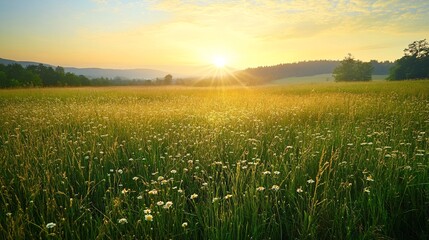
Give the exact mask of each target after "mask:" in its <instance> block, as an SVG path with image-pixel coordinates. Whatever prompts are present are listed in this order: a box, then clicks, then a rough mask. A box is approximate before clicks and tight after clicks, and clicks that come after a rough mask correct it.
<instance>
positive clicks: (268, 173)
mask: <svg viewBox="0 0 429 240" xmlns="http://www.w3.org/2000/svg"><path fill="white" fill-rule="evenodd" d="M262 174H264V175H271V172H270V171H263V172H262Z"/></svg>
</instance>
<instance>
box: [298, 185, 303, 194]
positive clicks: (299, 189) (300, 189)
mask: <svg viewBox="0 0 429 240" xmlns="http://www.w3.org/2000/svg"><path fill="white" fill-rule="evenodd" d="M296 192H297V193H302V192H304V191H303V190H302V187H301V186H299V188H297V189H296Z"/></svg>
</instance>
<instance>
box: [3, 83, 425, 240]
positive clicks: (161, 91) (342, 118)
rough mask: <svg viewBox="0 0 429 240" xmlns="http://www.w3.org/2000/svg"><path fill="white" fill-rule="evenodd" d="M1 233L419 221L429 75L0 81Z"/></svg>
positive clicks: (67, 235) (360, 229) (196, 230)
mask: <svg viewBox="0 0 429 240" xmlns="http://www.w3.org/2000/svg"><path fill="white" fill-rule="evenodd" d="M0 110H1V114H0V164H1V165H0V186H1V193H0V207H1V212H0V238H1V239H34V238H62V239H96V238H100V239H104V238H105V239H170V238H172V239H250V238H253V239H268V238H271V239H295V238H297V239H377V238H395V239H404V238H417V239H418V238H420V239H425V238H427V237H428V236H429V235H428V234H429V221H428V220H429V204H428V202H429V166H428V160H429V149H428V145H429V140H428V132H429V82H428V81H416V82H399V83H389V82H370V83H355V84H345V83H335V84H333V83H331V84H313V85H296V86H286V87H266V88H262V87H261V88H226V87H225V88H222V89H219V88H218V89H211V88H198V89H196V88H161V87H159V88H126V87H124V88H77V89H31V90H2V91H0Z"/></svg>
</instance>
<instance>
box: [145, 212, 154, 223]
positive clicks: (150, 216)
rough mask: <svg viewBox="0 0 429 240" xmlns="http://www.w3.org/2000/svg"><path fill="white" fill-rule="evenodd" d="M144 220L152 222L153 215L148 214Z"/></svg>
mask: <svg viewBox="0 0 429 240" xmlns="http://www.w3.org/2000/svg"><path fill="white" fill-rule="evenodd" d="M144 220H146V221H149V222H152V221H153V216H152V215H151V214H146V215H144Z"/></svg>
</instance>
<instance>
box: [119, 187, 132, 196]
mask: <svg viewBox="0 0 429 240" xmlns="http://www.w3.org/2000/svg"><path fill="white" fill-rule="evenodd" d="M129 191H130V190H129V189H128V190H127V189H126V188H124V189H122V191H121V192H122V194H124V195H125V194H127V193H128V192H129Z"/></svg>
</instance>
